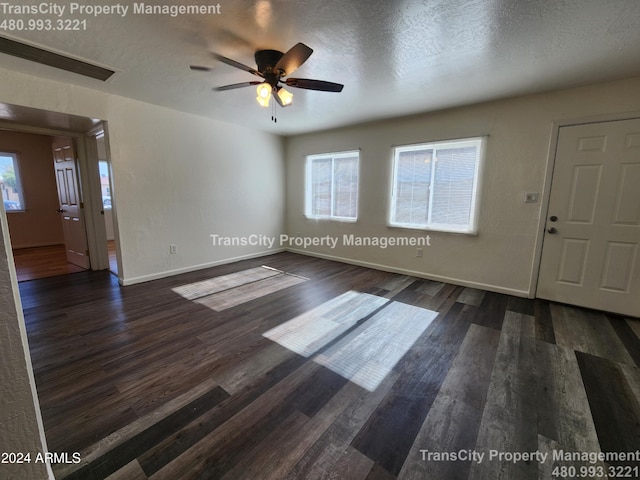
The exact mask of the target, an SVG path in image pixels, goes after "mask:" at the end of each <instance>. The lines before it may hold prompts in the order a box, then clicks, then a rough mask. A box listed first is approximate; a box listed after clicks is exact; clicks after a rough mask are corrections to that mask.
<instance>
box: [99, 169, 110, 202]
mask: <svg viewBox="0 0 640 480" xmlns="http://www.w3.org/2000/svg"><path fill="white" fill-rule="evenodd" d="M98 169H99V170H100V189H101V191H102V208H103V210H109V209H111V189H110V187H109V163H108V162H107V161H106V160H100V161H99V162H98Z"/></svg>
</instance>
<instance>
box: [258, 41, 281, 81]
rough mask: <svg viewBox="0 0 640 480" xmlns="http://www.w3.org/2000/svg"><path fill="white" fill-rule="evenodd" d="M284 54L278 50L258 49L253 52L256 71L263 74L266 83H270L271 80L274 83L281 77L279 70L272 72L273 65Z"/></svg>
mask: <svg viewBox="0 0 640 480" xmlns="http://www.w3.org/2000/svg"><path fill="white" fill-rule="evenodd" d="M283 56H284V53H282V52H279V51H278V50H258V51H257V52H256V54H255V60H256V65H257V66H258V71H259V72H260V73H262V74H263V75H264V78H265V80H266V81H267V83H270V84H272V85H273V83H272V78H273V81H275V82H276V83H277V82H278V80H279V79H280V77H281V74H280V73H279V72H274V71H273V67H274V66H275V65H276V64H277V63H278V62H279V61H280V59H281V58H282V57H283Z"/></svg>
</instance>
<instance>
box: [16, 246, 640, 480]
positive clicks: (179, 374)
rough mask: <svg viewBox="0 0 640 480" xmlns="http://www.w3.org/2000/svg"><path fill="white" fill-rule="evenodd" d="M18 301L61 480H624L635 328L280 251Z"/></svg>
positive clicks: (639, 355) (639, 337)
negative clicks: (76, 458) (66, 457)
mask: <svg viewBox="0 0 640 480" xmlns="http://www.w3.org/2000/svg"><path fill="white" fill-rule="evenodd" d="M261 265H267V266H269V267H272V268H275V269H278V270H280V271H282V272H285V273H280V272H278V275H269V276H268V278H262V277H266V275H260V271H257V270H251V269H255V268H256V267H260V266H261ZM239 272H244V273H242V274H240V273H239ZM256 272H257V274H256ZM292 275H294V276H295V278H296V279H297V280H296V281H295V282H292V281H288V280H291V278H290V276H292ZM213 277H218V278H217V280H215V281H212V282H206V283H197V284H196V286H194V287H193V288H191V287H190V288H187V289H185V288H184V287H183V286H184V285H185V284H191V283H196V282H201V281H204V280H207V279H211V278H213ZM265 282H268V283H265ZM225 285H226V286H225ZM229 285H231V286H229ZM265 286H268V288H266V287H265ZM178 287H183V288H181V289H180V288H178ZM196 287H197V288H196ZM253 287H255V289H254V288H253ZM20 288H21V294H22V302H23V308H24V311H25V318H26V324H27V331H28V337H29V344H30V349H31V356H32V360H33V366H34V371H35V377H36V384H37V387H38V396H39V399H40V404H41V409H42V414H43V418H44V424H45V431H46V434H47V441H48V448H49V450H50V451H55V452H67V453H69V454H70V455H71V454H72V453H73V452H80V456H81V458H82V461H81V462H80V463H79V464H73V463H61V464H57V465H54V467H53V468H54V472H56V478H59V479H62V478H64V479H69V480H70V479H82V480H87V479H104V478H109V479H111V480H118V479H122V480H124V479H126V480H138V479H140V480H141V479H171V480H175V479H182V480H184V479H215V478H225V479H234V480H236V479H243V478H246V479H254V480H255V479H286V478H289V479H321V478H327V479H329V478H331V479H368V480H374V479H377V480H388V479H395V478H401V479H447V480H449V479H485V478H486V479H509V480H521V479H529V478H531V479H534V478H535V479H547V478H548V479H552V478H578V477H577V475H580V474H581V472H582V475H581V477H582V478H605V476H604V474H605V473H609V474H610V473H617V477H618V478H620V477H623V474H627V473H628V474H629V475H628V476H627V477H626V478H638V477H640V471H638V469H639V468H640V462H639V461H638V460H639V458H638V457H640V453H638V457H633V456H631V455H628V457H629V458H626V459H621V455H620V454H621V453H623V452H635V451H637V450H638V449H640V370H639V368H638V367H639V365H640V321H639V320H637V319H630V318H624V317H620V316H616V315H608V314H603V313H599V312H593V311H589V310H583V309H580V308H574V307H569V306H564V305H559V304H554V303H548V302H545V301H539V300H528V299H521V298H515V297H510V296H507V295H501V294H497V293H491V292H484V291H480V290H474V289H469V288H463V287H458V286H454V285H448V284H442V283H437V282H433V281H428V280H421V279H416V278H412V277H407V276H403V275H397V274H392V273H385V272H380V271H375V270H370V269H366V268H361V267H356V266H350V265H344V264H340V263H336V262H331V261H326V260H321V259H316V258H311V257H305V256H300V255H295V254H291V253H282V254H277V255H273V256H269V257H263V258H259V259H253V260H247V261H243V262H238V263H234V264H230V265H224V266H219V267H215V268H212V269H208V270H203V271H198V272H194V273H190V274H186V275H181V276H175V277H171V278H165V279H162V280H157V281H153V282H149V283H144V284H139V285H133V286H129V287H124V288H122V287H119V286H118V283H117V279H116V278H115V277H114V276H113V275H111V274H109V273H107V272H82V273H77V274H74V275H68V276H63V277H55V278H49V279H42V280H36V281H31V282H26V283H22V284H20ZM225 288H226V289H227V290H225ZM184 291H188V292H190V293H189V295H191V297H189V298H186V297H185V296H183V295H184V293H182V294H181V293H180V292H184ZM259 291H260V292H262V293H263V294H264V295H263V296H257V295H258V294H257V293H256V292H259ZM194 292H195V293H194ZM238 292H246V294H247V298H248V299H250V300H249V301H247V302H245V303H239V304H238V303H237V298H238ZM349 292H351V293H349ZM189 295H187V297H188V296H189ZM198 295H204V297H199V298H198V299H194V298H193V297H197V296H198ZM209 295H211V296H214V295H215V296H217V297H216V298H217V299H218V300H219V297H220V296H222V297H224V298H222V300H225V298H226V299H227V300H228V298H231V297H233V302H231V303H229V302H227V303H224V305H225V307H224V309H219V310H214V309H213V308H210V307H208V306H207V301H197V300H202V299H206V298H208V296H209ZM230 296H231V297H230ZM218 300H216V302H217V303H216V305H219V304H220V303H219V302H218ZM228 305H234V306H231V307H228ZM296 352H298V353H296ZM305 355H306V356H305ZM558 452H561V453H563V454H564V455H566V456H564V457H563V458H562V459H560V458H557V457H558V455H559V453H558ZM598 452H604V453H606V454H607V458H606V461H603V460H602V458H599V457H598V456H597V454H598ZM545 454H546V455H548V456H547V457H546V458H545V457H544V455H545ZM554 454H555V455H556V458H555V459H554V458H553V455H554ZM481 455H482V458H480V456H481ZM490 455H493V457H492V458H490ZM515 455H521V456H520V457H518V458H515V457H514V456H515ZM525 455H528V457H525ZM466 456H470V457H472V458H471V459H467V458H466ZM562 467H564V468H565V470H561V469H559V468H562ZM571 468H576V469H577V470H576V471H575V472H574V471H572V470H570V469H571ZM588 468H592V470H581V469H588ZM608 468H618V469H619V470H617V471H613V472H610V471H607V469H608ZM597 469H600V470H597ZM625 469H626V470H625ZM634 469H635V470H634ZM600 473H602V474H603V475H600ZM609 478H614V476H612V475H609Z"/></svg>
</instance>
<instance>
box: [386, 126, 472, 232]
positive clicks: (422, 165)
mask: <svg viewBox="0 0 640 480" xmlns="http://www.w3.org/2000/svg"><path fill="white" fill-rule="evenodd" d="M482 146H483V139H482V138H467V139H460V140H449V141H445V142H436V143H430V144H424V145H413V146H406V147H397V148H396V151H395V156H394V172H395V175H394V185H393V198H392V203H391V214H390V219H391V224H392V225H397V226H404V227H410V228H411V227H414V228H432V229H434V230H441V231H451V232H461V233H475V231H476V217H477V215H476V209H477V207H476V205H477V201H476V195H477V178H476V176H477V175H478V172H479V170H480V164H481V161H482V159H481V158H480V157H481V153H482Z"/></svg>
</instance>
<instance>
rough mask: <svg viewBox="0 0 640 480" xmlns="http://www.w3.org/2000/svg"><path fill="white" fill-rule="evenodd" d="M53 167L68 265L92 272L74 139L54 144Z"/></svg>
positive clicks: (59, 139) (65, 139)
mask: <svg viewBox="0 0 640 480" xmlns="http://www.w3.org/2000/svg"><path fill="white" fill-rule="evenodd" d="M52 148H53V163H54V167H55V171H56V182H57V184H58V199H59V202H60V207H59V209H58V212H59V213H60V216H61V217H62V230H63V233H64V243H65V247H66V252H67V261H68V262H70V263H73V264H75V265H78V266H80V267H83V268H89V250H88V249H87V235H86V231H85V227H84V220H83V218H82V201H81V198H80V189H79V188H78V172H77V168H76V153H75V148H74V143H73V139H72V138H65V137H58V138H56V139H55V140H54V142H53V146H52Z"/></svg>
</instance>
